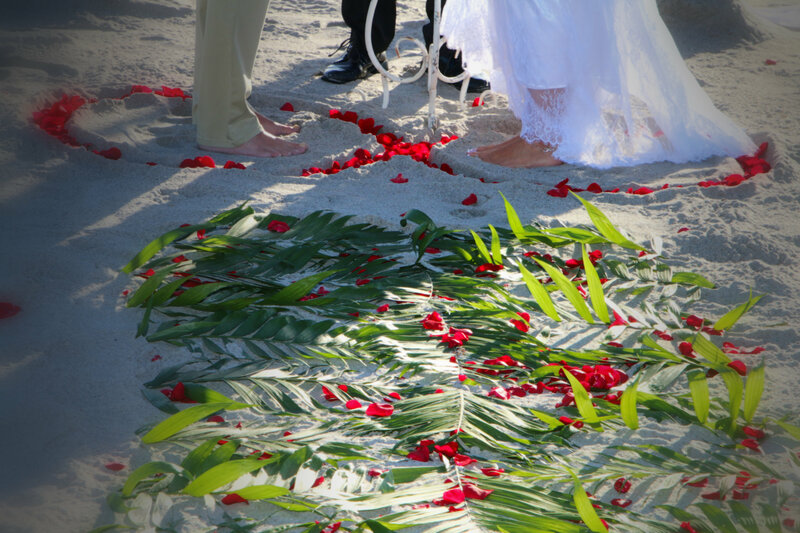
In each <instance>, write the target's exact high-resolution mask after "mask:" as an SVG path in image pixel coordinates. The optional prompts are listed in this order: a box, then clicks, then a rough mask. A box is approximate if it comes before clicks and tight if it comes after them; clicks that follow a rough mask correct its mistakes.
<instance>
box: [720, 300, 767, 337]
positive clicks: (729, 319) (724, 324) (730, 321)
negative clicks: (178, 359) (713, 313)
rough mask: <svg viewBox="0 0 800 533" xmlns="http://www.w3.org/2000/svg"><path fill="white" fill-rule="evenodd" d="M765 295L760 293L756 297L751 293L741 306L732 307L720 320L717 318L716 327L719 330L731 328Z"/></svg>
mask: <svg viewBox="0 0 800 533" xmlns="http://www.w3.org/2000/svg"><path fill="white" fill-rule="evenodd" d="M763 296H764V295H763V294H762V295H760V296H755V297H754V296H753V295H752V294H751V295H750V297H749V298H748V299H747V301H746V302H745V303H743V304H742V305H739V306H737V307H735V308H734V309H731V310H730V311H728V312H727V313H725V314H724V315H722V318H720V319H719V320H717V323H716V324H714V329H718V330H727V329H730V328H731V326H733V325H734V324H736V322H737V321H738V320H739V319H740V318H742V315H744V314H745V313H746V312H748V311H749V310H750V309H751V308H752V307H753V306H754V305H756V304H757V303H758V301H759V300H760V299H761V298H763Z"/></svg>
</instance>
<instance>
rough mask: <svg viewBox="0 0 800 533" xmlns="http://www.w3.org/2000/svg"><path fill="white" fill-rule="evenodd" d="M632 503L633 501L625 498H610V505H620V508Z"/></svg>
mask: <svg viewBox="0 0 800 533" xmlns="http://www.w3.org/2000/svg"><path fill="white" fill-rule="evenodd" d="M632 503H633V502H632V501H631V500H628V499H625V498H614V499H613V500H611V505H616V506H617V507H622V508H625V507H628V506H629V505H630V504H632Z"/></svg>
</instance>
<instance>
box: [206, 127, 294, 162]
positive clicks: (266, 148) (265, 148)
mask: <svg viewBox="0 0 800 533" xmlns="http://www.w3.org/2000/svg"><path fill="white" fill-rule="evenodd" d="M199 148H200V149H201V150H208V151H209V152H219V153H222V154H234V155H249V156H254V157H280V156H287V155H300V154H302V153H303V152H305V151H306V150H308V146H307V145H306V144H303V143H293V142H289V141H284V140H281V139H278V138H276V137H274V136H273V135H270V134H269V133H259V134H258V135H256V136H255V137H253V138H252V139H250V140H249V141H247V142H246V143H244V144H241V145H239V146H234V147H233V148H217V147H213V146H204V145H199Z"/></svg>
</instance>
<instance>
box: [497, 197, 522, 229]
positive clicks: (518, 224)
mask: <svg viewBox="0 0 800 533" xmlns="http://www.w3.org/2000/svg"><path fill="white" fill-rule="evenodd" d="M500 196H502V197H503V203H504V204H505V206H506V217H507V218H508V226H509V227H510V228H511V231H512V232H513V233H514V236H515V237H516V238H517V239H520V240H522V239H524V238H525V233H526V232H525V228H524V227H523V226H522V221H520V219H519V216H518V215H517V212H516V211H515V210H514V207H513V206H512V205H511V204H510V203H509V201H508V200H506V197H505V196H503V193H502V192H501V193H500Z"/></svg>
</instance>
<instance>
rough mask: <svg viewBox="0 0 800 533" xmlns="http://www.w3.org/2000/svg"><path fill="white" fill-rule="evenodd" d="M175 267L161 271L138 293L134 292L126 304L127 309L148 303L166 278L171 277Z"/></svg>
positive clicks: (146, 281)
mask: <svg viewBox="0 0 800 533" xmlns="http://www.w3.org/2000/svg"><path fill="white" fill-rule="evenodd" d="M172 269H173V267H169V268H165V269H163V270H159V271H158V272H156V273H155V274H153V275H152V276H150V277H149V278H147V279H146V280H145V281H144V283H142V286H141V287H139V288H138V289H137V290H136V292H134V293H133V294H132V295H131V297H130V298H128V301H127V303H126V304H125V306H126V307H138V306H140V305H142V304H143V303H144V302H146V301H147V299H148V298H150V296H152V294H153V293H154V292H155V291H156V289H157V288H158V286H159V285H161V282H162V281H164V278H166V277H167V276H169V275H170V274H171V273H172Z"/></svg>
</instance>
